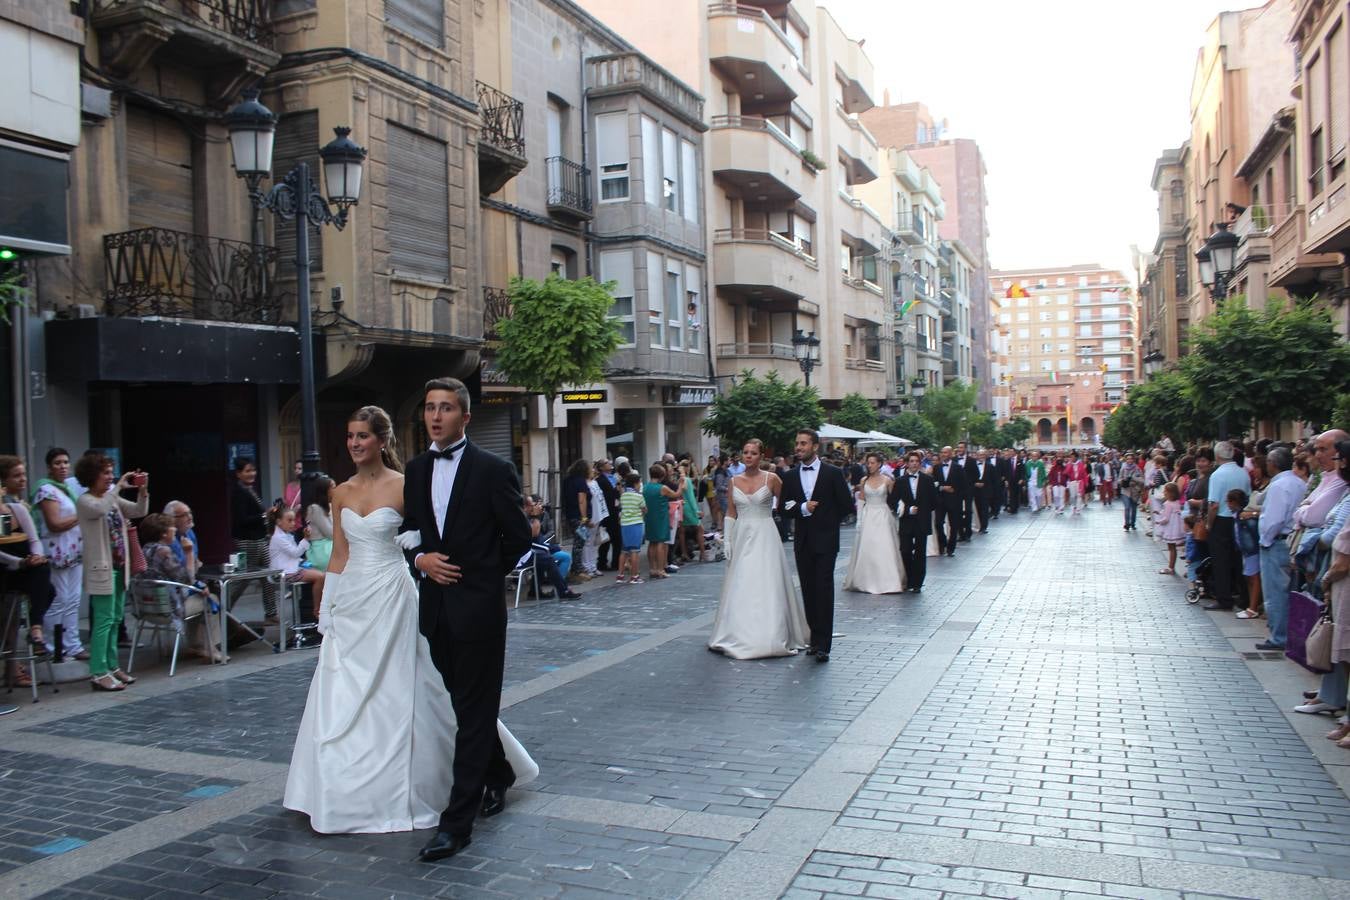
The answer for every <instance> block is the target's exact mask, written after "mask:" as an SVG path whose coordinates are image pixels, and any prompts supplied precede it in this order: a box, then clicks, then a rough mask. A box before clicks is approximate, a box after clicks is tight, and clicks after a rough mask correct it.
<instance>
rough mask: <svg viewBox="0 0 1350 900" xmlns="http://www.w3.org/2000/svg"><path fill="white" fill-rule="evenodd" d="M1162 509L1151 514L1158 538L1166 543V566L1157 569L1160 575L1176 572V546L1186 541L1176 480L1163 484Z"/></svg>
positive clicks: (1179, 492) (1179, 491)
mask: <svg viewBox="0 0 1350 900" xmlns="http://www.w3.org/2000/svg"><path fill="white" fill-rule="evenodd" d="M1162 492H1163V504H1162V509H1161V510H1159V511H1158V512H1157V513H1155V514H1154V516H1153V524H1154V525H1156V526H1157V527H1158V538H1159V539H1160V540H1161V541H1162V542H1163V543H1164V544H1166V545H1167V567H1166V568H1163V569H1159V570H1158V573H1159V574H1161V575H1175V574H1177V548H1178V547H1182V546H1184V545H1185V543H1186V523H1185V517H1184V514H1183V512H1182V504H1181V489H1180V488H1178V487H1177V485H1176V482H1173V481H1169V482H1167V483H1166V484H1164V485H1163V488H1162Z"/></svg>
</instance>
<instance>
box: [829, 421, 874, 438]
mask: <svg viewBox="0 0 1350 900" xmlns="http://www.w3.org/2000/svg"><path fill="white" fill-rule="evenodd" d="M817 431H819V433H820V439H821V440H822V441H856V440H861V439H863V438H865V437H867V435H866V434H864V433H863V432H861V431H854V430H853V429H852V428H845V427H844V426H842V425H831V424H829V423H828V422H826V423H825V424H824V425H822V426H820V428H818V429H817Z"/></svg>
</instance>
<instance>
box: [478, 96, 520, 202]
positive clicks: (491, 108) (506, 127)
mask: <svg viewBox="0 0 1350 900" xmlns="http://www.w3.org/2000/svg"><path fill="white" fill-rule="evenodd" d="M475 83H476V84H477V85H478V115H479V117H480V118H481V119H482V122H483V127H482V130H481V131H479V133H478V190H479V193H481V194H483V195H484V196H487V195H489V194H495V193H497V191H499V190H501V189H502V187H504V186H505V185H506V183H507V182H508V181H510V180H511V179H512V178H515V177H516V176H517V175H519V174H520V172H521V170H522V169H524V168H525V166H526V164H527V162H528V160H526V158H525V128H524V122H525V104H524V103H523V102H521V101H520V100H517V99H516V98H515V97H512V96H511V95H510V94H507V93H505V92H503V91H499V90H497V89H496V88H495V87H492V86H491V85H488V84H484V83H483V82H481V81H479V82H475Z"/></svg>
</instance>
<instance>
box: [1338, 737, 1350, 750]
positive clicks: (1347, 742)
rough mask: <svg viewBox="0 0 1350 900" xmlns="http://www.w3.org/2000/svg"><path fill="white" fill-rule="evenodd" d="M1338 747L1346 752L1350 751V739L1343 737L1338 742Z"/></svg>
mask: <svg viewBox="0 0 1350 900" xmlns="http://www.w3.org/2000/svg"><path fill="white" fill-rule="evenodd" d="M1336 746H1337V747H1340V748H1342V749H1344V750H1350V737H1343V738H1341V739H1340V740H1339V741H1337V742H1336Z"/></svg>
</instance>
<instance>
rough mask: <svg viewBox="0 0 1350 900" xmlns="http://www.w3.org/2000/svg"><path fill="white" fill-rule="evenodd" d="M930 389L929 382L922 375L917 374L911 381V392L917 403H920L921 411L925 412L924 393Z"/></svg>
mask: <svg viewBox="0 0 1350 900" xmlns="http://www.w3.org/2000/svg"><path fill="white" fill-rule="evenodd" d="M927 390H928V382H926V381H924V380H923V378H922V377H920V376H918V375H915V376H914V380H913V381H911V382H910V383H909V393H910V395H911V396H913V397H914V402H915V404H917V405H918V409H919V412H923V395H924V393H925V392H926V391H927Z"/></svg>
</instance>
